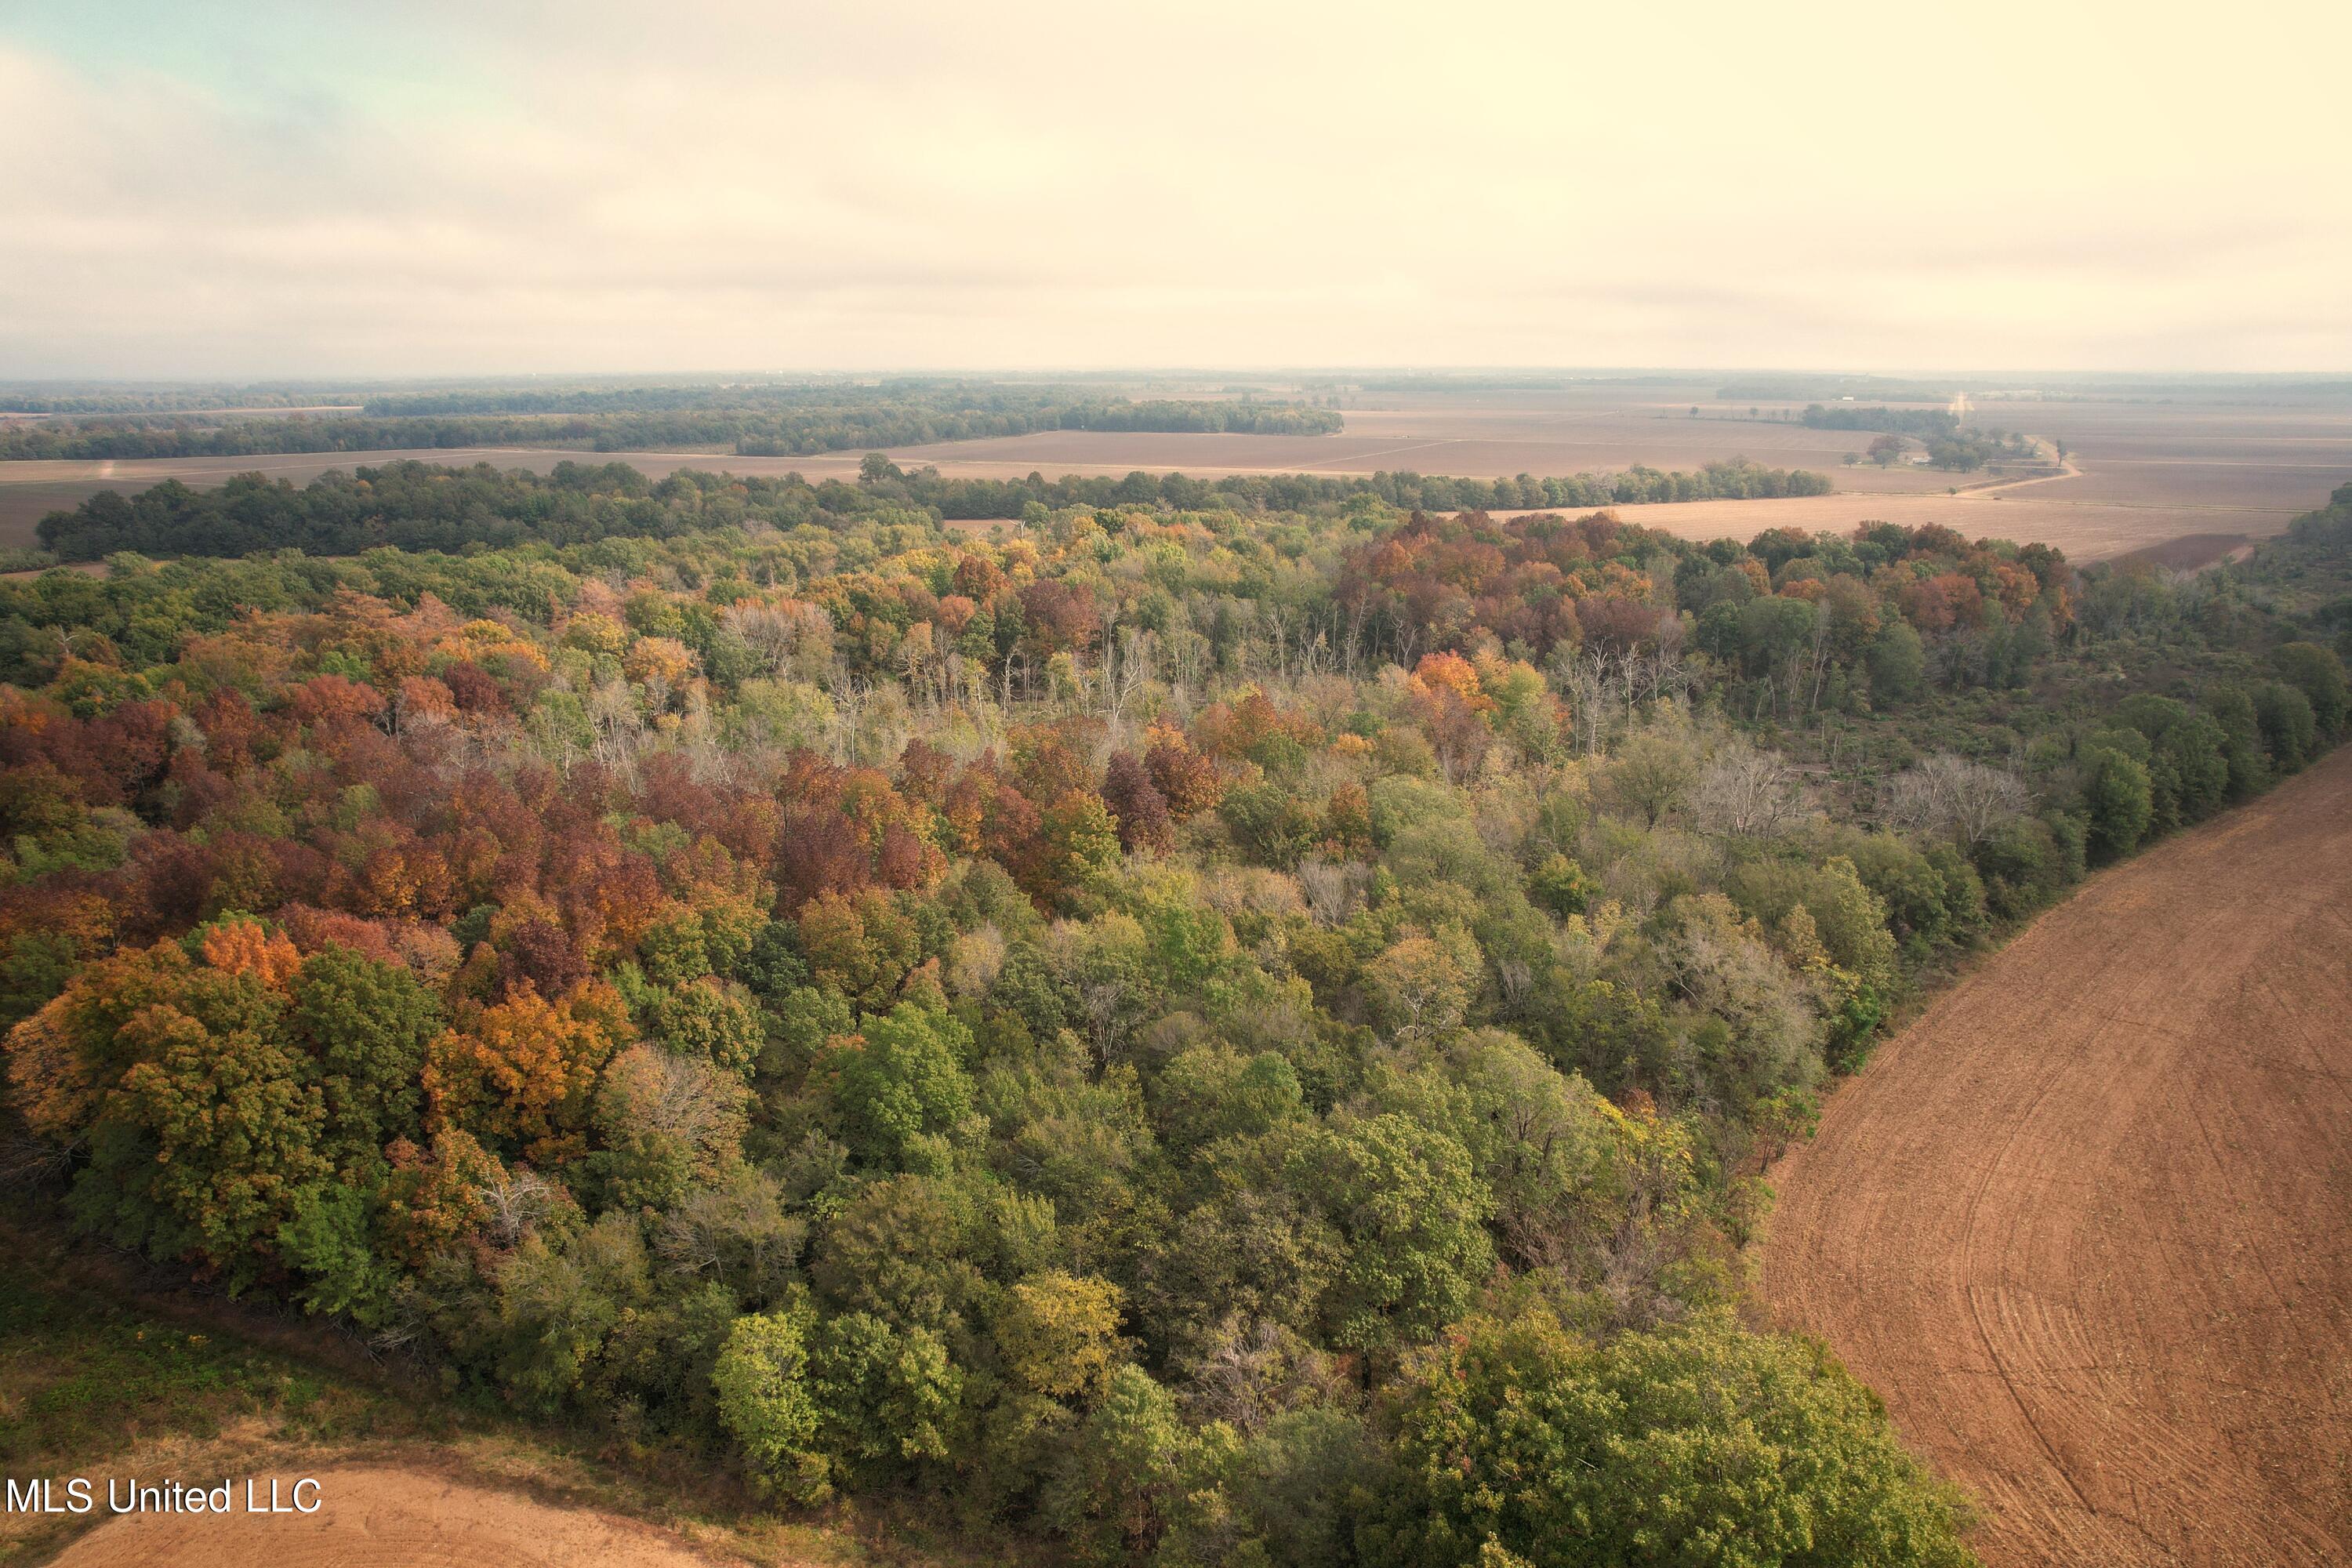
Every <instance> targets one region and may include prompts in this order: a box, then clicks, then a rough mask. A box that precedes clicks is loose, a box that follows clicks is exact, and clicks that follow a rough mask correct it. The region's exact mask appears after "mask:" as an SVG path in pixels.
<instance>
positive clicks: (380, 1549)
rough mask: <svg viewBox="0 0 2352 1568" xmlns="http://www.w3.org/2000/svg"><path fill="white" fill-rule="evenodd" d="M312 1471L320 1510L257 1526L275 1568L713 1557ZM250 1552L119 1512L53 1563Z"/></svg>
mask: <svg viewBox="0 0 2352 1568" xmlns="http://www.w3.org/2000/svg"><path fill="white" fill-rule="evenodd" d="M316 1474H317V1479H318V1480H319V1482H320V1495H321V1497H322V1499H324V1500H329V1501H331V1504H332V1506H331V1507H321V1508H320V1511H319V1512H318V1513H316V1514H313V1515H309V1516H296V1517H289V1518H282V1519H272V1520H270V1521H268V1525H267V1529H268V1536H267V1540H268V1559H269V1561H270V1562H271V1563H273V1564H275V1565H276V1568H379V1565H382V1568H390V1565H392V1564H406V1563H493V1562H495V1563H501V1564H504V1565H505V1568H562V1565H563V1564H567V1563H604V1564H610V1565H611V1568H709V1565H710V1564H712V1563H716V1562H719V1561H720V1559H719V1558H717V1557H714V1556H710V1555H707V1554H705V1553H704V1552H699V1551H697V1550H696V1549H695V1548H694V1547H692V1546H690V1545H688V1543H687V1542H684V1541H683V1540H681V1539H679V1538H678V1537H677V1536H676V1535H673V1534H671V1533H669V1532H668V1531H662V1530H657V1529H656V1528H655V1527H653V1526H651V1525H647V1524H641V1523H639V1522H637V1521H635V1520H631V1519H625V1518H623V1517H621V1516H619V1515H617V1514H609V1513H604V1512H602V1511H600V1510H594V1509H587V1508H581V1507H576V1506H562V1507H558V1506H553V1505H551V1504H548V1503H544V1502H540V1501H536V1500H533V1499H531V1498H530V1497H527V1496H525V1495H523V1494H521V1493H519V1492H511V1491H503V1490H495V1489H489V1488H487V1487H480V1486H474V1485H469V1484H467V1483H466V1482H463V1481H458V1480H455V1479H450V1478H448V1477H446V1476H442V1475H437V1474H435V1473H434V1472H432V1471H430V1470H425V1469H415V1468H403V1467H397V1466H392V1465H354V1466H350V1467H345V1468H331V1469H326V1470H321V1471H318V1472H316ZM288 1484H289V1485H290V1484H291V1475H289V1477H288ZM237 1495H239V1496H240V1497H241V1495H242V1494H241V1492H240V1493H238V1494H237ZM255 1545H256V1542H255V1530H254V1526H253V1524H252V1523H251V1522H250V1521H247V1520H246V1519H244V1518H242V1517H240V1516H237V1515H234V1514H232V1515H229V1516H227V1517H216V1516H214V1515H209V1514H172V1513H154V1514H131V1515H126V1516H124V1517H122V1518H120V1519H115V1520H111V1521H108V1522H107V1523H105V1524H103V1525H100V1527H99V1528H98V1529H96V1530H94V1531H90V1532H89V1534H88V1535H85V1536H83V1537H81V1538H80V1539H79V1541H76V1542H74V1543H73V1544H72V1545H71V1546H68V1548H66V1550H65V1551H64V1552H62V1553H61V1554H60V1555H58V1557H57V1558H56V1559H55V1560H54V1561H55V1563H56V1564H57V1568H132V1565H134V1564H146V1563H174V1564H178V1565H180V1568H229V1565H230V1564H233V1563H248V1562H250V1561H252V1560H253V1557H254V1555H255ZM725 1560H726V1561H730V1562H731V1561H735V1559H734V1558H733V1557H732V1556H731V1555H730V1557H728V1558H727V1559H725Z"/></svg>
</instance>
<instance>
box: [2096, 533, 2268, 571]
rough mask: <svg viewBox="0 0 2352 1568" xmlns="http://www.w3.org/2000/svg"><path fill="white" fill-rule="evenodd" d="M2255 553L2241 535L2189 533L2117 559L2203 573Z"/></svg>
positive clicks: (2119, 556)
mask: <svg viewBox="0 0 2352 1568" xmlns="http://www.w3.org/2000/svg"><path fill="white" fill-rule="evenodd" d="M2252 549H2253V542H2252V540H2250V539H2248V538H2247V537H2246V536H2245V535H2244V534H2242V533H2190V534H2184V535H2182V536H2181V537H2180V538H2179V539H2168V540H2166V541H2165V542H2163V543H2162V544H2151V545H2149V546H2148V547H2147V549H2145V550H2134V551H2131V552H2128V553H2126V554H2123V555H2118V556H2116V560H2117V561H2146V562H2148V563H2151V564H2153V565H2157V566H2164V567H2169V568H2170V569H2171V570H2173V571H2175V572H2200V571H2203V570H2204V569H2205V568H2206V567H2208V566H2212V565H2216V564H2218V563H2221V562H2223V561H2242V560H2244V559H2245V558H2246V555H2247V553H2248V552H2251V551H2252Z"/></svg>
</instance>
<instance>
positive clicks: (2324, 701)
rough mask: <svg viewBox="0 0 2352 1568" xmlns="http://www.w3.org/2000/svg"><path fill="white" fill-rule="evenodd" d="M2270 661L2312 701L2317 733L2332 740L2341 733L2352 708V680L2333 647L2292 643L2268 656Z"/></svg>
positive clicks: (2281, 674)
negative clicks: (2348, 677) (2346, 677)
mask: <svg viewBox="0 0 2352 1568" xmlns="http://www.w3.org/2000/svg"><path fill="white" fill-rule="evenodd" d="M2271 662H2272V663H2273V664H2274V665H2276V666H2277V667H2278V672H2279V675H2280V677H2281V678H2282V679H2284V680H2285V681H2286V683H2287V684H2288V685H2290V686H2292V687H2294V689H2296V690H2298V691H2300V692H2302V693H2303V695H2304V698H2305V700H2307V701H2308V702H2310V704H2311V716H2312V720H2313V721H2314V722H2315V724H2316V725H2317V727H2318V732H2319V733H2320V735H2322V736H2323V737H2325V738H2326V739H2328V740H2334V739H2335V738H2336V736H2338V735H2340V734H2342V733H2343V732H2344V721H2345V717H2346V714H2347V711H2352V681H2347V679H2345V674H2344V661H2343V660H2342V659H2341V658H2337V657H2336V650H2335V649H2334V648H2332V647H2323V646H2322V645H2320V644H2318V643H2315V642H2291V643H2288V644H2286V645H2285V646H2284V647H2281V648H2280V649H2279V650H2278V651H2277V652H2276V653H2274V654H2273V655H2272V656H2271Z"/></svg>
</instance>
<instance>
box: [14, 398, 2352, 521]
mask: <svg viewBox="0 0 2352 1568" xmlns="http://www.w3.org/2000/svg"><path fill="white" fill-rule="evenodd" d="M1712 390H1713V389H1712V388H1711V387H1710V388H1706V393H1707V394H1709V395H1701V392H1700V391H1699V390H1698V389H1697V388H1696V387H1695V386H1694V385H1693V384H1683V383H1665V382H1630V383H1616V382H1610V383H1595V384H1589V385H1581V386H1570V387H1567V388H1562V389H1558V390H1527V391H1522V390H1513V391H1509V392H1497V393H1469V392H1465V393H1414V394H1410V395H1402V394H1399V395H1378V394H1364V395H1360V396H1356V397H1353V398H1351V401H1350V406H1349V407H1348V408H1347V409H1346V418H1347V421H1348V427H1347V429H1346V430H1344V431H1342V432H1341V433H1340V434H1339V435H1336V436H1324V437H1312V436H1236V435H1192V434H1154V433H1127V432H1108V431H1077V430H1063V431H1045V432H1039V433H1036V434H1033V435H1028V436H1014V437H1001V438H997V439H991V440H979V441H962V442H950V443H941V444H935V445H930V446H915V447H895V448H891V449H890V455H891V457H892V458H894V460H896V461H898V463H900V464H901V465H902V466H906V467H909V468H913V467H919V466H921V465H925V464H930V465H934V466H936V467H938V468H940V471H941V472H942V473H946V474H950V475H961V476H970V477H980V478H999V479H1003V478H1018V477H1021V476H1024V475H1026V474H1028V473H1030V472H1032V471H1038V472H1043V473H1045V474H1047V475H1049V476H1052V475H1058V474H1064V473H1087V474H1123V473H1127V472H1129V471H1132V470H1134V469H1137V468H1143V469H1147V470H1152V471H1165V470H1168V469H1181V471H1183V472H1185V473H1190V474H1196V475H1200V476H1202V477H1215V476H1220V475H1225V474H1237V473H1293V472H1306V473H1317V474H1370V473H1374V472H1378V471H1381V470H1383V469H1389V470H1393V469H1400V468H1410V469H1412V470H1415V471H1417V472H1421V473H1427V474H1454V475H1461V476H1465V477H1471V478H1482V479H1491V478H1495V477H1497V476H1502V475H1514V474H1520V473H1527V474H1536V475H1544V474H1570V473H1580V472H1611V471H1616V470H1621V469H1623V468H1629V467H1632V466H1633V465H1634V464H1637V463H1638V464H1645V465H1647V466H1649V467H1652V468H1667V469H1672V468H1697V467H1699V466H1701V465H1704V464H1706V463H1708V462H1712V461H1716V460H1719V459H1722V458H1731V457H1735V456H1745V457H1748V458H1753V459H1755V460H1756V461H1758V462H1760V463H1765V464H1769V465H1771V466H1774V467H1780V468H1813V469H1816V470H1818V471H1820V472H1822V473H1826V474H1828V475H1829V476H1830V477H1831V479H1832V482H1833V483H1834V484H1836V486H1837V487H1838V489H1837V491H1836V493H1834V494H1832V495H1829V496H1819V497H1805V498H1800V499H1793V500H1724V501H1699V502H1693V503H1690V504H1687V505H1683V506H1675V507H1648V508H1644V509H1643V513H1642V521H1643V523H1644V524H1645V525H1647V526H1650V527H1655V528H1662V529H1665V530H1668V531H1672V532H1674V533H1676V534H1678V535H1681V536H1683V537H1685V538H1712V537H1716V536H1718V535H1725V534H1728V535H1732V536H1736V537H1740V538H1746V537H1749V536H1751V535H1753V534H1755V533H1757V532H1759V531H1761V530H1763V529H1766V528H1769V527H1772V526H1775V525H1777V524H1789V525H1793V526H1798V527H1803V528H1811V529H1816V530H1822V529H1827V530H1835V531H1843V530H1847V529H1851V528H1853V526H1854V525H1855V524H1857V523H1860V522H1864V521H1892V522H1904V523H1920V522H1944V523H1948V524H1949V525H1951V526H1952V527H1954V528H1957V529H1958V530H1960V531H1962V532H1963V533H1966V534H1968V535H1969V537H1971V538H1974V537H1979V536H1982V535H1987V534H1990V535H1994V536H1998V537H2005V538H2011V539H2017V540H2029V539H2031V540H2041V541H2043V542H2048V543H2051V544H2054V545H2056V546H2058V547H2059V548H2061V549H2063V550H2064V551H2066V552H2068V554H2070V555H2072V556H2074V557H2076V558H2077V559H2082V560H2096V559H2100V558H2104V557H2107V556H2113V555H2119V554H2125V553H2129V552H2135V551H2139V550H2143V549H2145V548H2147V547H2149V546H2152V545H2158V544H2162V543H2164V542H2167V541H2170V540H2175V539H2179V538H2181V537H2183V536H2187V535H2195V534H2226V535H2242V536H2246V537H2252V538H2259V537H2263V536H2265V535H2267V534H2271V533H2275V532H2277V531H2280V530H2281V529H2283V528H2284V526H2285V525H2286V523H2287V521H2289V520H2290V519H2292V518H2294V516H2296V515H2297V514H2299V513H2301V512H2303V511H2305V510H2308V509H2309V508H2311V507H2312V506H2315V505H2316V504H2318V503H2319V502H2320V501H2321V500H2323V499H2324V498H2325V497H2326V495H2327V494H2328V492H2329V491H2330V490H2332V489H2334V488H2335V487H2336V486H2337V485H2340V484H2343V483H2345V482H2346V481H2347V480H2352V396H2344V395H2338V396H2327V395H2310V396H2307V397H2302V398H2298V399H2294V400H2288V401H2279V402H2274V403H2268V404H2259V405H2258V404H2252V403H2245V404H2233V403H2229V402H2226V401H2222V400H2220V399H2219V398H2216V399H2215V400H2214V401H2210V402H2203V403H2191V402H2147V403H2124V402H2115V403H2100V402H2057V401H2052V402H2017V403H1988V404H1985V405H1980V406H1979V410H1978V417H1979V419H1980V420H1981V421H1982V422H1984V423H1986V424H1988V425H1994V426H2001V427H2004V428H2021V429H2024V430H2027V431H2030V432H2032V433H2033V434H2035V435H2039V436H2043V437H2055V438H2057V439H2061V440H2063V441H2064V442H2065V443H2066V445H2067V448H2068V452H2069V455H2070V458H2071V459H2072V464H2073V467H2074V468H2075V470H2076V471H2075V472H2074V474H2071V475H2068V476H2065V477H2061V478H2055V479H2032V480H2026V481H2023V482H2020V483H2012V484H2000V483H1997V482H1996V483H1993V484H1990V485H1989V484H1987V483H1986V479H1987V478H1988V476H1983V475H1976V476H1961V475H1953V474H1948V473H1943V472H1939V471H1936V470H1931V469H1927V468H1918V467H1914V466H1912V465H1909V464H1897V465H1895V466H1894V467H1892V468H1876V467H1874V466H1862V467H1854V468H1848V467H1845V466H1844V465H1843V461H1842V459H1843V456H1844V454H1846V453H1848V452H1851V451H1855V450H1858V449H1859V448H1861V447H1864V446H1866V445H1867V444H1868V440H1869V436H1868V433H1867V432H1861V431H1848V430H1812V429H1808V428H1806V427H1805V426H1801V425H1799V424H1795V423H1793V422H1781V421H1778V420H1774V419H1770V418H1763V419H1751V418H1749V417H1748V405H1742V406H1739V407H1737V408H1734V407H1731V406H1728V405H1722V404H1719V403H1716V402H1714V401H1712V400H1711V393H1712ZM1695 401H1696V405H1697V406H1698V407H1699V408H1700V416H1699V417H1697V418H1693V417H1691V416H1690V414H1689V410H1690V408H1691V406H1693V404H1694V402H1695ZM1779 406H1781V407H1786V406H1788V405H1779ZM1763 411H1764V412H1766V413H1768V414H1769V413H1770V412H1771V411H1772V409H1771V408H1770V407H1765V408H1764V410H1763ZM861 456H862V454H860V453H856V452H834V453H826V454H823V455H820V456H814V457H798V458H747V457H739V456H736V455H735V454H733V453H731V452H721V451H715V450H699V451H693V450H690V451H665V452H623V453H603V454H598V453H587V452H582V451H577V450H567V449H555V448H545V447H539V448H528V447H475V448H462V449H440V450H418V451H399V452H382V453H314V454H299V455H290V456H282V457H247V458H156V459H125V460H121V461H118V462H111V463H102V464H101V463H92V462H50V461H33V462H16V463H9V464H6V465H0V544H29V543H31V542H32V540H33V532H32V531H33V527H34V525H35V524H36V523H37V522H38V521H39V520H40V519H41V518H42V517H43V516H44V515H46V514H47V513H48V512H49V511H51V510H57V509H58V508H60V507H66V506H70V505H72V504H74V503H76V502H78V501H79V500H83V499H85V498H86V497H88V496H90V495H92V494H95V493H97V492H98V491H100V490H101V489H124V490H135V489H142V488H144V487H146V486H149V485H152V484H156V483H160V482H161V481H162V480H163V479H180V480H181V481H183V482H184V483H186V484H190V485H194V486H197V487H200V488H201V487H204V486H207V485H214V484H218V483H220V482H222V481H223V480H225V479H227V478H228V477H229V476H231V475H233V474H238V473H248V472H254V471H259V472H262V473H266V474H268V475H271V476H273V477H278V478H283V479H289V480H290V481H292V482H294V483H296V484H301V483H305V482H307V481H308V480H310V479H314V478H316V477H317V476H318V475H319V474H320V473H323V472H325V471H326V470H327V469H329V468H353V467H358V466H362V465H364V464H368V463H376V462H383V461H388V460H391V459H394V458H418V459H421V460H425V461H433V462H445V463H474V462H489V463H494V464H497V465H498V466H499V467H501V468H530V469H532V470H534V471H537V472H541V473H544V472H546V471H548V470H549V469H550V468H553V467H554V466H555V465H556V464H557V463H560V462H564V461H613V460H618V461H626V462H629V463H632V464H634V465H635V466H636V467H638V468H642V469H644V470H645V471H646V473H648V474H651V475H654V476H656V477H660V476H663V475H667V474H668V473H671V472H673V471H675V470H676V469H677V468H685V467H695V468H723V469H727V470H730V471H732V472H737V473H744V474H784V473H791V472H799V473H802V474H804V475H806V476H807V477H809V478H811V479H823V478H827V477H832V478H846V477H849V476H851V475H853V474H854V473H855V472H856V468H857V463H858V460H859V458H860V457H861ZM1994 478H1996V479H1998V476H1995V477H1994ZM1970 485H1974V486H1975V487H1977V488H1974V489H1968V488H1962V489H1960V490H1959V493H1958V495H1953V494H1949V493H1947V492H1948V491H1949V490H1950V489H1953V488H1954V487H1955V486H1959V487H1967V486H1970Z"/></svg>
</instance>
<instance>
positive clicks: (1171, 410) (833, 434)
mask: <svg viewBox="0 0 2352 1568" xmlns="http://www.w3.org/2000/svg"><path fill="white" fill-rule="evenodd" d="M1339 426H1340V416H1339V414H1337V413H1336V412H1334V411H1332V410H1330V409H1328V408H1315V407H1311V406H1309V405H1306V404H1303V403H1288V402H1282V403H1259V402H1255V401H1254V400H1250V399H1234V400H1224V399H1218V400H1186V399H1172V398H1162V399H1154V400H1150V401H1147V402H1130V401H1129V400H1127V399H1124V398H1114V397H1106V396H1103V395H1099V394H1079V393H1077V392H1076V391H1074V389H1071V388H1066V387H1044V388H1034V389H1032V388H1008V387H996V386H966V385H961V384H951V385H925V384H913V385H892V386H885V387H881V388H864V387H840V386H823V387H778V388H740V389H739V388H726V387H686V388H674V389H663V388H653V389H646V388H628V389H622V390H599V389H580V390H560V389H559V390H552V391H489V392H452V393H431V394H416V395H402V396H386V397H379V398H375V399H372V400H371V401H370V402H369V403H368V404H367V405H366V407H365V409H364V411H363V412H362V413H361V414H359V415H356V416H350V415H338V416H326V417H312V416H299V415H298V416H292V417H277V416H270V417H262V418H230V419H226V420H225V419H223V418H221V417H220V416H218V415H213V416H205V415H202V414H197V413H172V414H164V413H154V414H135V415H123V416H110V417H106V418H86V419H77V420H74V421H71V422H69V423H60V424H44V425H25V426H17V427H16V428H13V429H7V430H0V460H5V459H8V458H67V459H83V460H91V459H101V458H221V457H252V456H260V455H263V454H277V453H289V452H368V451H389V450H397V449H402V448H434V447H480V446H512V445H529V446H539V447H581V448H583V449H586V450H592V451H599V452H619V451H632V450H639V449H644V448H648V447H652V448H660V447H728V448H730V449H731V450H733V451H734V452H735V453H736V454H737V455H739V456H743V457H804V456H809V455H812V454H814V453H818V452H839V451H850V450H855V449H856V448H858V447H902V446H921V445H926V444H929V443H931V442H938V441H970V440H978V439H982V438H983V437H994V436H1024V435H1029V434H1031V433H1033V432H1035V431H1039V430H1127V431H1142V430H1149V431H1181V432H1197V433H1207V434H1215V433H1226V434H1234V435H1248V436H1327V435H1329V434H1331V433H1333V432H1334V431H1337V430H1338V429H1339Z"/></svg>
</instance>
